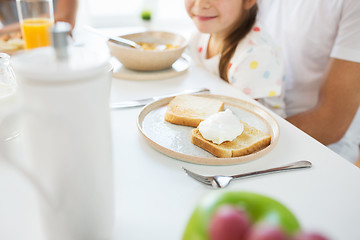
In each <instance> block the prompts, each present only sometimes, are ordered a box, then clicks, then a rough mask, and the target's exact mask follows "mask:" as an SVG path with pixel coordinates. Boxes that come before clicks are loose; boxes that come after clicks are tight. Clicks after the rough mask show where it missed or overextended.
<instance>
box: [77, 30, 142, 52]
mask: <svg viewBox="0 0 360 240" xmlns="http://www.w3.org/2000/svg"><path fill="white" fill-rule="evenodd" d="M84 28H85V29H86V30H88V31H90V32H93V33H96V34H98V35H101V36H103V37H107V38H108V39H109V41H111V42H113V43H116V44H120V45H124V46H127V47H134V48H138V49H141V46H140V45H139V44H137V43H136V42H134V41H131V40H129V39H125V38H122V37H111V36H107V35H106V34H105V33H103V32H101V31H99V30H97V29H95V28H93V27H90V26H87V25H86V26H84Z"/></svg>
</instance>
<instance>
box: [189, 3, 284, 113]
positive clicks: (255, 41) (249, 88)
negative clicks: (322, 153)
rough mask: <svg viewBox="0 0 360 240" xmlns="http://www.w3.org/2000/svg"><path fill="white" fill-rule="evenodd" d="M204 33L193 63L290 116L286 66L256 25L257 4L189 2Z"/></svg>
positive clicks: (194, 46) (192, 47)
mask: <svg viewBox="0 0 360 240" xmlns="http://www.w3.org/2000/svg"><path fill="white" fill-rule="evenodd" d="M185 8H186V11H187V13H188V15H189V16H190V17H191V19H192V20H193V22H194V24H195V26H196V27H197V28H198V30H199V31H200V32H199V33H196V34H195V35H194V36H193V37H192V39H191V41H190V44H189V51H190V55H191V56H192V58H193V60H194V61H195V62H196V63H197V64H200V65H202V66H203V67H205V69H207V70H208V71H209V72H212V73H214V74H216V75H218V76H219V77H220V78H222V79H223V80H225V81H227V82H228V83H230V84H232V85H233V86H235V87H237V88H239V89H241V90H242V91H243V92H244V93H245V94H247V95H249V96H250V97H252V98H254V99H258V100H259V101H260V102H261V103H262V104H264V105H265V106H267V107H268V108H270V109H272V110H273V111H275V112H277V113H278V114H279V115H281V116H282V117H285V110H284V108H285V104H284V101H283V94H282V89H283V88H282V84H283V80H284V77H283V72H284V66H283V62H282V59H281V58H280V54H279V53H278V51H277V48H276V47H275V45H274V44H273V43H272V41H271V39H270V38H269V36H268V35H267V34H266V33H265V32H264V31H263V29H262V27H261V26H260V25H259V24H257V23H256V15H257V9H258V8H257V4H256V0H185Z"/></svg>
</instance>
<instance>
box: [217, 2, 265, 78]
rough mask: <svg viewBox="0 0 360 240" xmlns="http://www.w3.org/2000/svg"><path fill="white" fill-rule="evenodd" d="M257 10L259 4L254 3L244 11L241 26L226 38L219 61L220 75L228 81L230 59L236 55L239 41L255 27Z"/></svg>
mask: <svg viewBox="0 0 360 240" xmlns="http://www.w3.org/2000/svg"><path fill="white" fill-rule="evenodd" d="M257 12H258V7H257V4H254V6H253V7H252V8H250V9H249V10H248V11H245V12H244V15H243V16H244V17H242V18H240V20H239V22H240V24H239V26H238V27H236V28H235V29H234V30H233V31H232V32H231V33H230V34H229V35H228V36H227V37H226V38H225V40H224V46H223V48H222V50H221V57H220V62H219V73H220V77H221V78H222V79H223V80H225V81H227V82H228V81H229V79H228V71H229V63H230V59H231V58H232V56H233V55H234V52H235V50H236V47H237V45H238V43H239V42H240V41H241V40H242V39H243V38H244V37H245V36H246V35H247V34H248V33H249V32H250V30H251V28H252V27H253V25H254V23H255V20H256V15H257Z"/></svg>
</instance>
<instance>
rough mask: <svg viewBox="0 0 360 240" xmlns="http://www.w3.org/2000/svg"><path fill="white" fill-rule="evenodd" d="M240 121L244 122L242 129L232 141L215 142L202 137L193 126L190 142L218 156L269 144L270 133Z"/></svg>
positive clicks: (245, 153) (260, 147)
mask: <svg viewBox="0 0 360 240" xmlns="http://www.w3.org/2000/svg"><path fill="white" fill-rule="evenodd" d="M241 123H242V124H244V131H243V133H242V134H241V135H239V136H237V137H236V138H235V139H234V140H232V141H226V142H223V143H221V144H215V143H213V142H211V141H209V140H206V139H205V138H203V136H202V135H201V133H200V131H199V129H198V128H194V129H193V130H192V131H191V142H192V143H193V144H195V145H196V146H198V147H200V148H202V149H204V150H206V151H208V152H210V153H211V154H213V155H215V156H216V157H220V158H231V157H240V156H244V155H248V154H250V153H253V152H256V151H259V150H261V149H263V148H265V147H267V146H268V145H269V144H270V141H271V136H270V135H268V134H266V133H264V132H262V131H260V130H258V129H256V128H254V127H252V126H250V125H248V124H247V123H245V122H242V121H241Z"/></svg>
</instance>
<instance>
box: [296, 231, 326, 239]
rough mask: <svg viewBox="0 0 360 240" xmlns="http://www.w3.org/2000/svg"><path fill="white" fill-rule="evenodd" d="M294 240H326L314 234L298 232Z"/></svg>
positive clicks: (318, 234)
mask: <svg viewBox="0 0 360 240" xmlns="http://www.w3.org/2000/svg"><path fill="white" fill-rule="evenodd" d="M294 240H328V239H327V238H326V237H325V236H323V235H321V234H320V233H316V232H300V233H299V234H297V235H296V236H295V238H294Z"/></svg>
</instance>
